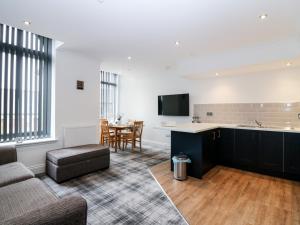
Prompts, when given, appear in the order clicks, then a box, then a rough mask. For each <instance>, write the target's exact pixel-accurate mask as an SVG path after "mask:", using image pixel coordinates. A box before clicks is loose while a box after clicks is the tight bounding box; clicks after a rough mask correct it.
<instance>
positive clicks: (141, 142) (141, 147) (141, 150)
mask: <svg viewBox="0 0 300 225" xmlns="http://www.w3.org/2000/svg"><path fill="white" fill-rule="evenodd" d="M140 152H142V140H140Z"/></svg>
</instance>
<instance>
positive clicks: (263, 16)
mask: <svg viewBox="0 0 300 225" xmlns="http://www.w3.org/2000/svg"><path fill="white" fill-rule="evenodd" d="M267 17H268V14H261V15H260V16H259V18H260V19H261V20H265V19H267Z"/></svg>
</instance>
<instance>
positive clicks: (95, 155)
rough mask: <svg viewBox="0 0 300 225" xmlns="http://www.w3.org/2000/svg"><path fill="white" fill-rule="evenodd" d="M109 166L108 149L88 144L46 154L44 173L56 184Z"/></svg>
mask: <svg viewBox="0 0 300 225" xmlns="http://www.w3.org/2000/svg"><path fill="white" fill-rule="evenodd" d="M109 164H110V150H109V147H107V146H103V145H99V144H90V145H83V146H77V147H71V148H63V149H58V150H52V151H49V152H47V160H46V172H47V174H48V175H49V176H50V177H51V178H53V179H54V180H55V181H56V182H57V183H61V182H63V181H66V180H69V179H71V178H74V177H78V176H81V175H84V174H87V173H91V172H94V171H97V170H100V169H106V168H108V167H109Z"/></svg>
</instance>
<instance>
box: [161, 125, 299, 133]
mask: <svg viewBox="0 0 300 225" xmlns="http://www.w3.org/2000/svg"><path fill="white" fill-rule="evenodd" d="M157 128H158V129H163V130H170V131H179V132H186V133H199V132H203V131H207V130H213V129H217V128H234V129H244V130H261V131H275V132H290V133H300V128H294V129H290V128H280V127H278V128H277V127H276V128H275V127H274V128H273V127H272V128H271V127H240V126H239V125H237V124H222V123H179V124H177V125H176V126H170V127H168V126H160V127H157Z"/></svg>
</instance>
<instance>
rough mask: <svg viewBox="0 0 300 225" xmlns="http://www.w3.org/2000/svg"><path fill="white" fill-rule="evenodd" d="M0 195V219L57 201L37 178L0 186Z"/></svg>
mask: <svg viewBox="0 0 300 225" xmlns="http://www.w3.org/2000/svg"><path fill="white" fill-rule="evenodd" d="M0 196H1V197H0V221H4V220H8V219H11V218H13V217H16V216H20V215H22V214H24V213H26V212H28V211H31V210H36V209H39V208H41V207H44V206H46V205H48V204H50V203H53V202H55V201H57V198H56V197H55V196H54V195H53V194H52V193H51V192H50V191H49V190H48V188H47V187H46V186H45V185H44V184H43V183H42V181H40V180H39V179H37V178H32V179H29V180H26V181H22V182H19V183H15V184H11V185H8V186H5V187H2V188H0Z"/></svg>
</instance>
